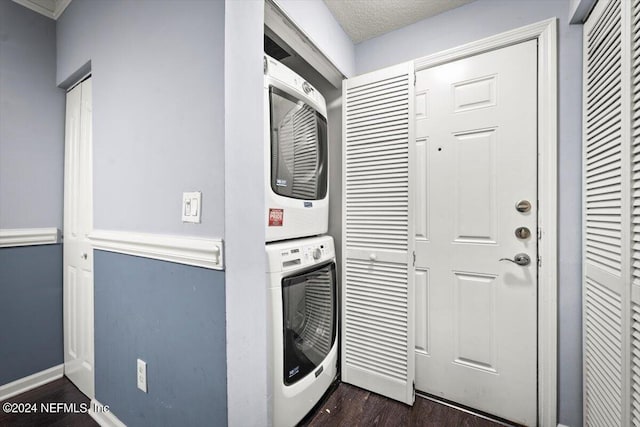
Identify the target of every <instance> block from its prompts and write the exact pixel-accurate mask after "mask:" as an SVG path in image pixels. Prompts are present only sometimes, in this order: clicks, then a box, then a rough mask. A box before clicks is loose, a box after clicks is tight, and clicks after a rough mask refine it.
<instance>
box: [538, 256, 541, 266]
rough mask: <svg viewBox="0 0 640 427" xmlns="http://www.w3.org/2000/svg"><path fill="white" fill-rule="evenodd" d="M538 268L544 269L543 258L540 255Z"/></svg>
mask: <svg viewBox="0 0 640 427" xmlns="http://www.w3.org/2000/svg"><path fill="white" fill-rule="evenodd" d="M538 268H542V257H541V256H540V255H538Z"/></svg>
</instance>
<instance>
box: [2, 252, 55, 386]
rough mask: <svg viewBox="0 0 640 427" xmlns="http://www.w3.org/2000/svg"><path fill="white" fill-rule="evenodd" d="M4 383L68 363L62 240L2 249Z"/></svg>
mask: <svg viewBox="0 0 640 427" xmlns="http://www.w3.org/2000/svg"><path fill="white" fill-rule="evenodd" d="M0 325H2V327H0V385H3V384H6V383H9V382H11V381H15V380H17V379H20V378H23V377H26V376H28V375H31V374H35V373H36V372H40V371H43V370H45V369H48V368H51V367H53V366H56V365H59V364H61V363H63V350H62V245H42V246H25V247H19V248H1V249H0Z"/></svg>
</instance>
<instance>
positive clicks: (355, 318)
mask: <svg viewBox="0 0 640 427" xmlns="http://www.w3.org/2000/svg"><path fill="white" fill-rule="evenodd" d="M377 73H378V74H376V75H375V76H373V74H372V75H368V76H361V77H356V78H354V79H350V80H347V81H346V83H345V86H344V89H343V99H344V103H345V104H344V116H343V117H344V129H343V135H344V145H345V146H344V191H343V201H344V206H343V208H344V228H343V245H344V249H345V250H344V255H343V256H344V258H343V260H344V272H343V301H344V304H343V335H342V339H343V350H342V363H343V368H342V379H343V381H345V382H347V383H350V384H354V385H359V386H361V387H365V388H367V389H369V390H372V391H375V392H376V393H379V394H382V395H385V396H388V397H391V398H393V399H396V400H400V401H402V402H405V403H408V404H412V403H413V388H412V384H413V375H414V373H413V365H414V363H415V360H414V359H415V356H414V353H413V348H414V345H413V335H412V332H413V329H412V327H411V325H410V323H409V319H410V317H409V313H410V311H409V305H410V304H409V303H410V300H409V297H410V292H409V290H410V288H409V284H410V281H409V277H410V275H409V266H408V252H409V236H410V229H409V227H410V224H411V223H410V221H409V206H410V204H409V194H410V192H409V179H410V174H409V151H410V146H409V142H410V136H411V130H410V129H411V127H412V124H411V120H410V118H411V114H410V111H412V107H411V105H410V100H411V99H412V96H411V95H412V92H413V85H412V83H413V73H412V66H411V65H409V64H404V65H402V66H396V67H391V68H389V69H386V70H381V71H380V72H377ZM364 253H366V258H365V255H363V254H364ZM370 254H375V255H372V256H371V257H370Z"/></svg>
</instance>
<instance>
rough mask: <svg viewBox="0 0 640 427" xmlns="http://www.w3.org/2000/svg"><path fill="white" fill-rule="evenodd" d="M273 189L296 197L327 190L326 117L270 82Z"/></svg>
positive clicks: (314, 196)
mask: <svg viewBox="0 0 640 427" xmlns="http://www.w3.org/2000/svg"><path fill="white" fill-rule="evenodd" d="M269 99H270V104H271V119H270V121H271V189H272V190H273V192H274V193H276V194H278V195H280V196H283V197H291V198H294V199H302V200H321V199H324V197H325V195H326V194H327V167H326V164H327V119H326V118H324V117H323V116H322V115H321V114H320V113H319V112H318V111H316V110H315V109H314V108H313V107H311V106H310V105H308V104H306V103H304V102H303V101H301V100H300V99H297V98H296V97H295V96H293V95H291V94H289V93H287V92H285V91H284V90H280V89H278V88H275V87H273V86H271V88H270V91H269Z"/></svg>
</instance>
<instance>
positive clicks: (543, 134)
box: [414, 18, 558, 426]
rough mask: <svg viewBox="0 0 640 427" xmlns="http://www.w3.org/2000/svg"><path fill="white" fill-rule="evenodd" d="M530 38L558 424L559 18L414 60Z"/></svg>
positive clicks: (551, 420)
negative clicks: (534, 53) (535, 47)
mask: <svg viewBox="0 0 640 427" xmlns="http://www.w3.org/2000/svg"><path fill="white" fill-rule="evenodd" d="M528 40H537V42H538V95H537V97H538V99H537V101H538V126H537V130H538V203H539V211H538V228H539V232H538V240H539V241H538V254H539V262H538V423H539V425H544V426H554V425H556V423H557V402H556V399H557V334H558V332H557V325H558V318H557V277H558V268H557V262H558V256H557V254H558V237H557V236H558V234H557V223H558V213H557V212H558V208H557V205H558V195H557V186H558V178H557V176H558V171H557V152H558V137H557V133H558V131H557V105H558V103H557V76H558V64H557V20H556V19H555V18H551V19H548V20H545V21H541V22H538V23H534V24H531V25H527V26H525V27H521V28H517V29H515V30H512V31H508V32H505V33H501V34H498V35H495V36H491V37H488V38H485V39H481V40H478V41H474V42H471V43H468V44H465V45H462V46H459V47H455V48H452V49H448V50H445V51H442V52H438V53H435V54H433V55H428V56H425V57H422V58H419V59H416V60H415V61H414V67H415V71H416V72H417V71H420V70H424V69H427V68H431V67H434V66H437V65H442V64H446V63H448V62H452V61H456V60H459V59H462V58H466V57H468V56H472V55H478V54H481V53H484V52H488V51H491V50H496V49H500V48H503V47H507V46H510V45H513V44H516V43H521V42H524V41H528Z"/></svg>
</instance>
